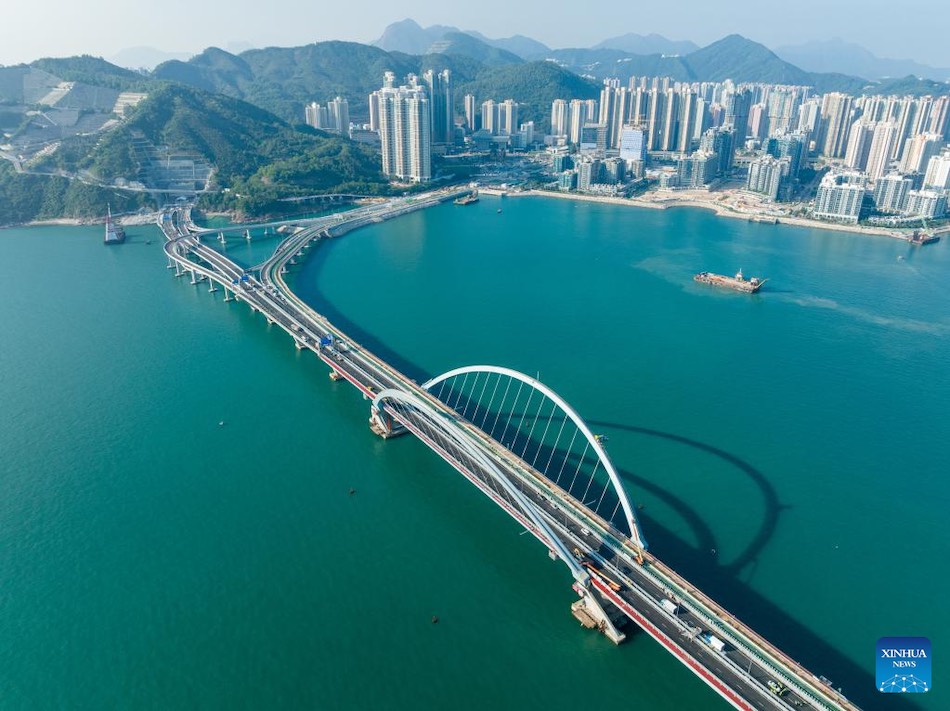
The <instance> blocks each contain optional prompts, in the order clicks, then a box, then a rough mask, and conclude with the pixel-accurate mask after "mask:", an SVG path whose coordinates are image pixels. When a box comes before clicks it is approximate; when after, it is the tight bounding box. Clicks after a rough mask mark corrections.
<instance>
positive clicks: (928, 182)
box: [924, 148, 950, 190]
mask: <svg viewBox="0 0 950 711" xmlns="http://www.w3.org/2000/svg"><path fill="white" fill-rule="evenodd" d="M924 188H927V189H931V190H947V189H950V148H945V149H944V150H943V151H942V152H941V153H940V155H936V156H934V157H933V158H931V159H930V161H929V162H928V163H927V173H926V175H925V176H924Z"/></svg>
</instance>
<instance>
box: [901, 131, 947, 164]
mask: <svg viewBox="0 0 950 711" xmlns="http://www.w3.org/2000/svg"><path fill="white" fill-rule="evenodd" d="M943 143H944V141H943V136H941V135H940V134H939V133H920V134H918V135H916V136H914V137H913V138H908V139H907V145H906V146H905V147H904V155H903V158H901V172H902V173H923V172H924V170H926V169H927V164H928V163H929V162H930V159H931V158H933V157H934V156H935V155H937V152H938V151H939V150H940V147H941V146H942V145H943Z"/></svg>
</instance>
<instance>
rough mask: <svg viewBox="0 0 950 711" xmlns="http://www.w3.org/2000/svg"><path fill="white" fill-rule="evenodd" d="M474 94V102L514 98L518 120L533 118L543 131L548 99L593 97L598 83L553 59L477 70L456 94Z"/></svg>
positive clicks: (548, 116)
mask: <svg viewBox="0 0 950 711" xmlns="http://www.w3.org/2000/svg"><path fill="white" fill-rule="evenodd" d="M465 94H474V95H475V101H476V104H481V102H483V101H485V100H486V99H495V100H496V101H503V100H505V99H514V100H515V101H517V102H518V103H519V104H520V107H519V112H518V121H519V122H524V121H534V123H535V126H536V127H537V129H538V130H541V131H546V130H547V129H548V127H549V124H550V122H551V102H552V101H554V100H555V99H571V98H574V99H596V98H597V97H598V96H599V95H600V86H599V85H598V84H597V83H596V82H593V81H591V80H589V79H584V78H583V77H580V76H578V75H577V74H574V73H573V72H570V71H568V70H567V69H564V68H563V67H559V66H558V65H556V64H554V63H553V62H529V63H527V64H520V65H511V66H505V67H492V68H487V69H483V70H482V71H480V72H479V73H478V74H477V75H476V77H475V79H473V80H472V81H470V82H467V83H464V84H462V85H460V86H459V88H458V90H457V92H456V97H457V99H458V100H459V101H461V99H462V96H464V95H465Z"/></svg>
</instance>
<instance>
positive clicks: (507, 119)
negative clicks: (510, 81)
mask: <svg viewBox="0 0 950 711" xmlns="http://www.w3.org/2000/svg"><path fill="white" fill-rule="evenodd" d="M517 132H518V102H517V101H515V100H514V99H505V100H504V101H502V102H501V103H500V104H499V105H498V133H499V134H500V135H502V136H512V135H514V134H516V133H517Z"/></svg>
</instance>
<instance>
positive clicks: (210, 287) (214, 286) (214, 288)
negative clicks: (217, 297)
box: [208, 279, 218, 294]
mask: <svg viewBox="0 0 950 711" xmlns="http://www.w3.org/2000/svg"><path fill="white" fill-rule="evenodd" d="M217 290H218V285H217V284H216V283H215V281H214V279H208V293H209V294H213V293H214V292H216V291H217Z"/></svg>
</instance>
